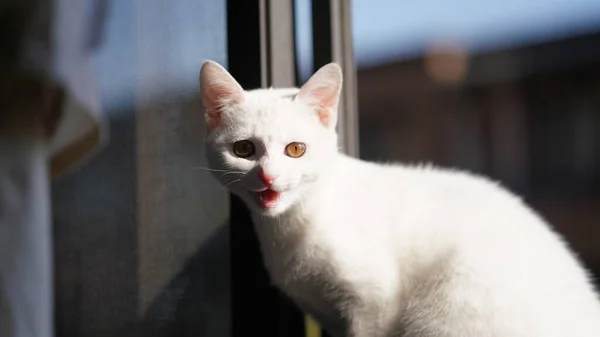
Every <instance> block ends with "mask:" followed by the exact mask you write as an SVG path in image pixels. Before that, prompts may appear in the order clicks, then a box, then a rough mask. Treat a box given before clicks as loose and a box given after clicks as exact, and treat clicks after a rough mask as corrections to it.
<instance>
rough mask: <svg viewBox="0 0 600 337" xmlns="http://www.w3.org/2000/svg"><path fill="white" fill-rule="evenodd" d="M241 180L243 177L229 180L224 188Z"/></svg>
mask: <svg viewBox="0 0 600 337" xmlns="http://www.w3.org/2000/svg"><path fill="white" fill-rule="evenodd" d="M240 181H242V179H235V180H232V181H230V182H228V183H227V184H225V185H223V188H227V186H229V185H231V184H234V183H239V182H240Z"/></svg>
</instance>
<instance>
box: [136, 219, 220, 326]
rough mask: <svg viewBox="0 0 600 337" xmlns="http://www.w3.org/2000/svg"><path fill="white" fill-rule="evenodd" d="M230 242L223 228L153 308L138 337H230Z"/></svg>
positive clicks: (142, 323) (145, 316) (185, 268)
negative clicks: (228, 247)
mask: <svg viewBox="0 0 600 337" xmlns="http://www.w3.org/2000/svg"><path fill="white" fill-rule="evenodd" d="M228 242H229V230H228V226H227V225H226V224H223V225H222V226H219V230H218V231H217V233H216V234H214V235H213V236H212V237H211V238H210V239H208V240H207V241H206V243H205V244H204V245H203V246H202V247H201V248H200V249H199V250H198V252H197V253H196V254H195V255H194V256H193V257H192V258H190V259H189V261H188V263H187V264H186V266H185V267H184V268H183V270H182V271H181V272H180V273H178V274H177V275H176V276H175V277H174V278H173V280H171V282H169V284H168V285H167V286H166V287H165V289H163V291H162V292H161V294H160V295H159V296H158V298H157V299H156V300H155V301H154V302H153V303H152V304H151V306H150V307H149V308H148V311H147V312H146V314H145V315H144V318H143V319H142V320H141V322H140V325H139V328H138V333H139V336H144V337H146V336H147V337H184V336H185V337H187V336H190V337H192V336H230V335H231V326H230V321H231V318H230V306H229V304H230V303H231V294H230V291H229V289H230V284H229V250H228V249H223V247H227V246H228V244H229V243H228Z"/></svg>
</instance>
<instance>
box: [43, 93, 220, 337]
mask: <svg viewBox="0 0 600 337" xmlns="http://www.w3.org/2000/svg"><path fill="white" fill-rule="evenodd" d="M162 97H163V98H158V99H153V100H152V101H143V100H140V99H138V100H137V101H135V100H133V99H132V100H131V104H129V105H128V106H125V105H124V104H122V106H120V107H119V109H118V111H112V112H110V113H108V114H107V115H109V116H111V117H112V118H111V120H110V121H109V123H110V133H111V139H110V142H109V143H108V145H107V147H106V148H105V149H104V150H103V151H102V152H101V153H99V154H98V155H97V156H96V157H95V158H94V159H93V160H92V161H91V162H90V163H88V164H87V165H86V166H85V167H82V168H81V169H80V170H78V171H77V172H73V173H72V174H71V175H69V176H66V177H64V178H62V179H59V180H57V181H55V182H54V183H53V186H52V198H53V213H54V254H55V299H56V335H57V336H61V337H96V336H98V337H100V336H113V337H119V336H123V337H125V336H127V337H131V336H132V335H137V334H138V333H140V332H141V331H143V332H144V333H143V334H142V335H143V336H150V335H151V336H188V335H194V336H219V337H220V336H223V337H226V336H228V335H230V333H229V329H230V317H229V316H230V310H229V305H230V301H229V296H230V294H229V292H230V290H229V289H230V283H229V243H228V240H227V238H228V235H227V233H228V226H226V223H227V222H228V214H229V211H228V208H229V197H228V194H227V192H226V190H225V189H223V188H222V187H221V186H220V185H219V184H218V182H216V181H215V180H214V178H212V176H210V175H209V174H207V173H206V172H204V171H201V170H198V169H194V168H195V167H198V166H206V162H205V159H204V151H203V144H202V142H203V139H204V135H203V132H204V128H205V127H204V120H203V118H202V114H201V113H200V111H201V105H200V100H199V98H198V96H197V95H196V94H195V93H194V94H185V93H181V92H180V93H179V94H178V95H174V94H172V95H168V96H166V95H165V96H162ZM174 97H175V98H174ZM115 110H116V109H115ZM146 325H147V326H146Z"/></svg>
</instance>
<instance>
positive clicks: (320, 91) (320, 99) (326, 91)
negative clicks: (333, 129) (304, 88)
mask: <svg viewBox="0 0 600 337" xmlns="http://www.w3.org/2000/svg"><path fill="white" fill-rule="evenodd" d="M312 96H313V98H314V102H315V104H314V105H315V108H316V110H317V114H318V115H319V119H320V120H321V123H322V124H323V125H324V126H326V127H329V126H330V125H331V120H332V119H331V114H332V113H334V111H335V105H336V103H337V97H336V95H335V93H334V92H333V91H332V90H331V88H328V87H321V88H316V89H314V91H313V92H312Z"/></svg>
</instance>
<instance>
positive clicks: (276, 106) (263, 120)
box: [232, 93, 319, 140]
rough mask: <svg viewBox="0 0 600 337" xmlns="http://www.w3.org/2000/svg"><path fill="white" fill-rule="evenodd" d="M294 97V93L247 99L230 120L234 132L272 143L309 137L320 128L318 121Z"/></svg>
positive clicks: (250, 96)
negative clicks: (271, 141) (269, 140)
mask: <svg viewBox="0 0 600 337" xmlns="http://www.w3.org/2000/svg"><path fill="white" fill-rule="evenodd" d="M294 97H295V93H290V94H289V95H285V96H277V97H262V96H254V97H253V96H252V95H249V97H247V100H246V102H245V103H244V104H243V106H242V107H241V109H240V110H239V111H236V113H235V115H234V116H232V122H233V126H234V128H233V131H234V132H236V133H239V134H243V135H245V136H252V137H257V138H264V139H272V140H277V139H287V138H290V137H292V138H297V137H310V136H311V135H312V134H314V133H315V132H316V131H317V129H318V127H319V124H318V117H317V116H316V115H315V114H314V113H313V112H312V111H311V110H310V109H309V108H308V107H306V106H305V105H302V104H300V103H298V102H297V101H294Z"/></svg>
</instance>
